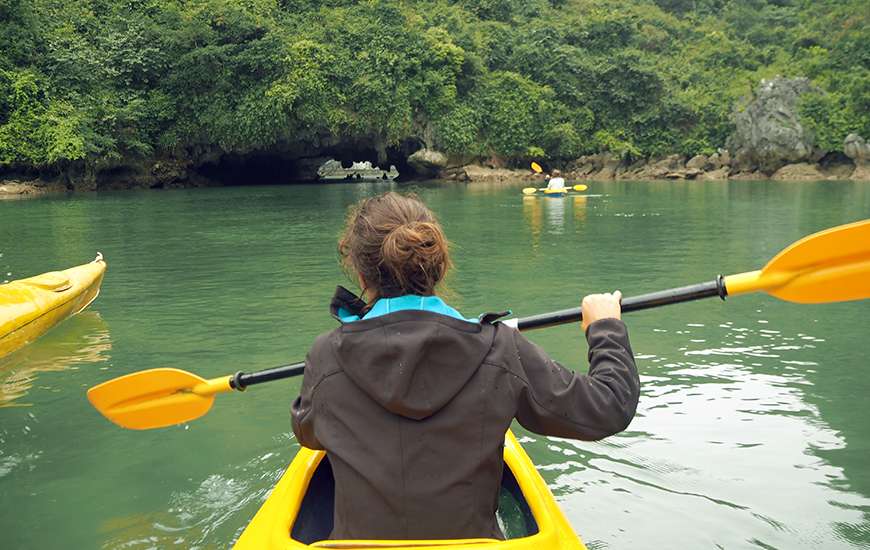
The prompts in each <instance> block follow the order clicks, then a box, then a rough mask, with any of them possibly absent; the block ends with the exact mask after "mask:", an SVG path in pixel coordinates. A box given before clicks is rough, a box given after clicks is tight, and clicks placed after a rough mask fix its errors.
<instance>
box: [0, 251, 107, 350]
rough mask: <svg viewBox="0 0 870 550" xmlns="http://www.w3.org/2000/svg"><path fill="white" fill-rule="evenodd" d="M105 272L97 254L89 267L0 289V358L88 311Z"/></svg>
mask: <svg viewBox="0 0 870 550" xmlns="http://www.w3.org/2000/svg"><path fill="white" fill-rule="evenodd" d="M105 272H106V262H105V261H103V255H102V254H97V257H96V259H95V260H94V261H92V262H91V263H88V264H84V265H80V266H76V267H72V268H70V269H65V270H63V271H51V272H49V273H43V274H42V275H37V276H35V277H30V278H29V279H20V280H17V281H12V282H10V283H6V284H4V285H0V357H3V356H4V355H7V354H9V353H12V352H13V351H15V350H17V349H18V348H20V347H22V346H24V345H26V344H28V343H30V342H32V341H33V340H36V339H37V338H39V336H41V335H42V334H44V333H45V332H47V331H48V330H49V329H50V328H51V327H53V326H54V325H56V324H58V323H60V322H61V321H63V320H64V319H66V318H67V317H70V316H72V315H75V314H76V313H78V312H80V311H81V310H83V309H85V308H86V307H88V305H90V303H91V302H93V301H94V300H95V299H96V298H97V295H98V294H99V293H100V284H101V283H102V282H103V274H104V273H105Z"/></svg>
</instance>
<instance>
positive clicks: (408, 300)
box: [340, 294, 479, 323]
mask: <svg viewBox="0 0 870 550" xmlns="http://www.w3.org/2000/svg"><path fill="white" fill-rule="evenodd" d="M406 309H414V310H420V311H431V312H433V313H439V314H441V315H446V316H448V317H453V318H455V319H460V320H462V321H468V322H470V323H477V322H479V321H478V320H477V319H466V318H465V317H463V316H462V315H461V314H460V313H459V312H458V311H456V310H455V309H453V308H452V307H450V306H448V305H447V304H446V303H444V300H442V299H441V298H439V297H438V296H417V295H414V294H406V295H405V296H397V297H395V298H381V299H380V300H378V301H377V302H375V305H373V306H372V308H371V309H370V310H369V312H368V313H366V314H365V315H363V317H362V319H372V318H374V317H380V316H381V315H387V314H388V313H395V312H396V311H403V310H406ZM341 312H342V313H346V310H342V311H341ZM340 318H341V321H342V322H343V323H351V322H353V321H359V320H360V316H359V315H342V316H341V317H340Z"/></svg>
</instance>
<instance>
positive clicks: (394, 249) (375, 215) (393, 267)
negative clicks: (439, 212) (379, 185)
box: [338, 191, 451, 300]
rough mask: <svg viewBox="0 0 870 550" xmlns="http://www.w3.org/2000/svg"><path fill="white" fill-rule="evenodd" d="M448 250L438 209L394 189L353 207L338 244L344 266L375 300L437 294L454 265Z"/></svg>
mask: <svg viewBox="0 0 870 550" xmlns="http://www.w3.org/2000/svg"><path fill="white" fill-rule="evenodd" d="M448 247H449V243H448V242H447V238H446V237H445V236H444V232H443V231H442V230H441V225H440V224H439V223H438V220H437V218H435V215H434V214H433V213H432V211H431V210H429V208H427V207H426V205H425V204H423V202H422V201H421V200H420V199H419V198H417V197H416V196H415V195H400V194H398V193H394V192H392V191H391V192H389V193H384V194H383V195H378V196H376V197H371V198H368V199H363V200H361V201H360V202H358V203H357V204H356V205H355V206H353V207H351V209H350V211H349V213H348V217H347V222H346V224H345V228H344V233H343V234H342V236H341V239H339V241H338V253H339V255H340V256H341V262H342V265H343V266H344V267H345V269H348V270H350V271H353V272H356V273H358V274H359V275H360V276H362V279H363V283H364V284H365V286H366V288H365V289H364V290H368V291H370V292H371V294H372V296H371V298H372V299H374V300H376V299H378V298H391V297H395V296H401V295H404V294H418V295H421V296H431V295H433V294H434V293H435V287H436V286H437V285H438V283H439V282H441V280H442V279H444V276H445V275H446V274H447V271H448V270H449V269H450V266H451V263H450V255H449V252H448Z"/></svg>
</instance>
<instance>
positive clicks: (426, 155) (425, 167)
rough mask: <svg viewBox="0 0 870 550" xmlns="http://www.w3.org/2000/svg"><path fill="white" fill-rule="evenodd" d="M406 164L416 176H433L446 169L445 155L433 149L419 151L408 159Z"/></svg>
mask: <svg viewBox="0 0 870 550" xmlns="http://www.w3.org/2000/svg"><path fill="white" fill-rule="evenodd" d="M408 164H410V165H411V167H412V168H413V169H414V171H416V172H417V173H418V174H421V175H424V176H434V175H436V174H438V173H439V172H440V171H441V170H443V169H444V168H446V167H447V155H445V154H444V153H442V152H441V151H436V150H434V149H420V150H419V151H417V152H415V153H413V154H412V155H411V156H409V157H408Z"/></svg>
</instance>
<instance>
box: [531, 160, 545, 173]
mask: <svg viewBox="0 0 870 550" xmlns="http://www.w3.org/2000/svg"><path fill="white" fill-rule="evenodd" d="M532 170H533V171H534V172H535V173H537V174H540V173H541V172H543V171H544V169H543V168H541V165H540V164H538V163H537V162H533V163H532Z"/></svg>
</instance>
